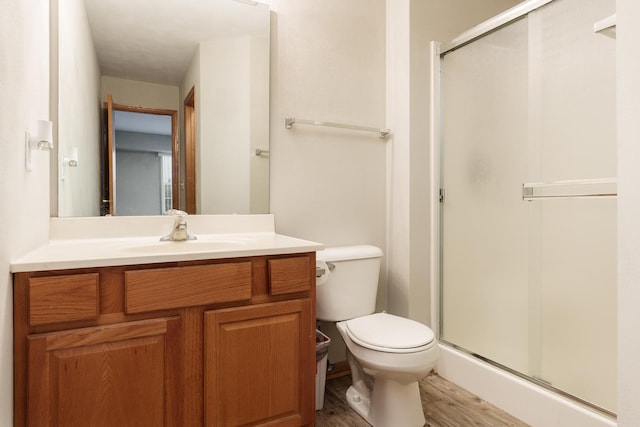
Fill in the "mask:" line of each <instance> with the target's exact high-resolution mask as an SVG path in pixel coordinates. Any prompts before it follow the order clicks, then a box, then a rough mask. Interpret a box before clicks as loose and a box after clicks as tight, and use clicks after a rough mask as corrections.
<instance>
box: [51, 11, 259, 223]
mask: <svg viewBox="0 0 640 427" xmlns="http://www.w3.org/2000/svg"><path fill="white" fill-rule="evenodd" d="M51 16H52V22H51V31H52V36H51V40H52V46H51V60H52V66H51V73H52V76H51V77H52V78H51V88H52V94H51V95H52V96H51V100H52V102H51V116H52V120H53V121H54V123H55V124H56V129H55V130H54V132H55V134H56V135H57V138H56V149H57V156H52V158H53V159H54V161H53V164H52V167H51V170H52V191H51V214H52V216H65V217H66V216H96V215H101V214H105V213H108V212H109V207H110V206H111V209H112V210H113V212H112V214H115V215H118V214H125V215H140V214H145V215H154V214H160V213H162V212H163V211H164V210H165V208H166V207H167V206H169V205H171V206H173V207H176V208H179V209H182V210H186V211H188V212H189V213H198V214H232V213H237V214H247V213H267V212H268V210H269V194H268V192H269V158H268V157H269V26H270V17H269V6H268V5H266V4H261V3H257V2H254V1H251V0H206V1H203V0H136V1H130V0H110V1H104V0H51ZM109 96H111V99H112V108H113V110H114V111H115V112H116V113H121V112H131V113H140V114H139V115H140V116H154V115H156V116H157V117H151V118H152V119H154V118H156V119H158V118H161V117H160V116H162V117H164V119H165V120H166V119H167V117H171V116H173V122H171V123H172V124H171V125H169V126H170V127H173V134H172V133H171V131H167V130H166V128H165V130H163V131H158V132H156V131H155V130H152V129H154V127H153V125H150V124H149V123H145V122H140V123H138V124H135V125H132V124H131V123H130V122H131V120H129V119H126V120H125V119H122V118H118V117H117V116H114V114H115V113H112V112H111V111H110V110H109V109H108V105H109V102H108V99H109ZM142 113H145V114H142ZM146 113H150V114H146ZM134 115H135V114H134ZM114 117H115V120H113V119H114ZM169 120H170V119H169ZM151 121H154V120H151ZM170 121H171V120H170ZM125 122H126V123H127V124H126V129H125V128H124V127H125V125H124V123H125ZM110 123H111V126H109V124H110ZM137 126H139V127H137ZM124 132H128V135H127V137H126V138H125V137H124V136H122V135H121V134H123V133H124ZM109 135H112V136H113V137H115V140H114V141H113V142H112V145H109V138H108V136H109ZM154 135H160V136H161V137H162V139H163V141H165V142H163V143H162V144H160V143H158V144H156V143H155V142H154V143H151V142H148V141H147V140H149V139H154V138H156V137H155V136H154ZM54 137H55V136H54ZM156 139H157V138H156ZM143 140H144V141H143ZM166 141H169V142H168V144H170V145H169V146H167V142H166ZM154 145H158V146H161V148H157V149H154V148H150V147H153V146H154ZM168 147H170V148H168ZM124 151H126V152H128V153H132V152H136V156H137V157H131V156H130V158H129V159H128V160H127V161H124V160H120V161H118V159H119V158H122V156H121V154H122V153H121V152H124ZM142 153H145V154H146V155H147V159H146V160H145V161H142V160H141V159H142ZM154 156H155V158H154ZM56 157H57V161H55V158H56ZM147 162H148V164H149V165H151V164H153V163H154V162H155V166H153V167H146V166H145V165H146V164H147ZM125 168H132V169H125ZM147 169H149V172H148V173H151V174H154V175H153V176H155V177H156V179H157V182H155V183H153V184H151V183H149V184H143V183H144V182H145V180H149V179H150V178H149V175H145V176H144V178H142V177H143V175H144V174H145V173H147V172H145V171H146V170H147ZM161 180H162V181H161ZM110 182H111V184H110ZM149 182H150V181H149ZM110 186H111V188H110ZM136 188H139V189H137V190H136ZM119 189H120V190H119ZM123 189H126V190H128V194H127V196H126V197H125V196H122V195H120V198H119V197H118V194H120V193H122V191H121V190H123ZM150 196H153V197H150ZM127 198H128V199H130V200H134V201H136V200H142V199H143V198H146V199H154V201H153V202H149V203H150V204H149V206H154V207H153V208H150V209H151V210H152V211H147V210H146V208H145V209H143V210H140V209H130V208H127V209H124V206H125V205H124V202H125V200H126V199H127ZM119 202H122V203H120V206H121V207H122V208H121V209H120V212H118V206H119ZM140 204H141V203H140ZM156 206H157V207H156ZM138 207H140V206H138Z"/></svg>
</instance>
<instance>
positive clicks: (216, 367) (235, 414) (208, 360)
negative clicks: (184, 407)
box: [204, 299, 315, 427]
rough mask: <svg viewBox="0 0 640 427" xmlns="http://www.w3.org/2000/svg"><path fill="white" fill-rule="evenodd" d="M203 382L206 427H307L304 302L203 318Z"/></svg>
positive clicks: (309, 333) (310, 376)
mask: <svg viewBox="0 0 640 427" xmlns="http://www.w3.org/2000/svg"><path fill="white" fill-rule="evenodd" d="M204 379H205V393H204V398H205V403H204V407H205V425H206V426H209V427H211V426H217V427H222V426H224V427H228V426H244V425H252V426H255V425H258V426H303V425H313V422H314V419H315V411H314V409H315V408H314V404H315V403H314V402H315V400H314V393H315V325H314V319H313V318H312V316H311V303H310V300H308V299H303V300H293V301H284V302H275V303H268V304H261V305H254V306H249V307H242V308H232V309H224V310H216V311H209V312H206V313H205V372H204Z"/></svg>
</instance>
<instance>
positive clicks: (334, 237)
mask: <svg viewBox="0 0 640 427" xmlns="http://www.w3.org/2000/svg"><path fill="white" fill-rule="evenodd" d="M270 4H271V9H272V10H273V11H274V14H273V15H272V26H271V75H272V76H273V78H272V79H271V91H270V92H271V98H270V102H271V109H270V114H271V129H270V133H271V138H270V145H271V153H270V162H271V165H270V167H271V177H270V181H271V184H270V187H271V197H270V210H271V212H272V213H274V214H275V218H276V227H277V231H278V232H279V233H282V234H288V235H293V236H297V237H301V238H306V239H309V240H314V241H317V242H322V243H324V244H325V245H326V246H340V245H353V244H365V243H366V244H373V245H376V246H379V247H380V248H382V250H383V251H385V253H386V250H387V244H386V242H387V239H386V234H387V232H386V228H387V184H386V183H387V145H388V141H385V140H381V139H380V138H379V137H378V136H377V135H376V134H374V133H371V134H369V133H363V132H357V131H349V130H342V129H331V128H319V127H314V126H309V125H294V127H293V128H292V129H290V130H287V129H285V127H284V120H285V117H297V118H301V119H309V120H321V121H329V122H339V123H347V124H355V125H363V126H372V127H380V128H383V127H385V126H386V123H385V121H386V120H385V1H384V0H373V1H372V0H351V1H348V2H345V1H343V0H325V1H322V2H310V1H299V0H272V1H270ZM382 277H383V280H382V282H381V286H380V289H379V293H378V303H379V307H380V308H384V307H386V285H385V281H384V277H385V273H384V272H383V276H382ZM324 331H325V332H326V333H328V335H329V336H330V338H331V339H332V340H333V341H334V343H333V344H332V346H331V347H330V355H329V357H330V359H331V360H332V361H333V362H335V361H339V360H344V350H343V348H344V347H343V346H342V345H340V343H341V341H340V338H339V334H338V333H337V331H335V330H334V329H331V328H329V329H324Z"/></svg>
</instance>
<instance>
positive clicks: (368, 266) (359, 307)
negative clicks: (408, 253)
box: [316, 245, 383, 322]
mask: <svg viewBox="0 0 640 427" xmlns="http://www.w3.org/2000/svg"><path fill="white" fill-rule="evenodd" d="M382 255H383V253H382V250H380V248H377V247H375V246H371V245H358V246H341V247H334V248H326V249H324V250H321V251H317V253H316V260H317V262H316V266H319V267H321V268H325V266H324V263H326V264H327V267H329V269H326V271H327V273H325V275H323V276H321V277H318V278H317V279H316V319H318V320H325V321H331V322H339V321H342V320H348V319H353V318H354V317H359V316H364V315H367V314H371V313H373V312H375V309H376V297H377V295H378V276H379V275H380V260H381V258H382ZM333 266H335V268H333Z"/></svg>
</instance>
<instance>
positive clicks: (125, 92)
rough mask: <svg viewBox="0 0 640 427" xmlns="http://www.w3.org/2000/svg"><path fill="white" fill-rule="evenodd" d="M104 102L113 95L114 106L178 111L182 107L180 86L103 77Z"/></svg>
mask: <svg viewBox="0 0 640 427" xmlns="http://www.w3.org/2000/svg"><path fill="white" fill-rule="evenodd" d="M101 81H102V100H103V101H104V102H106V101H107V96H108V95H109V94H111V95H113V103H114V104H124V105H139V106H142V107H147V108H158V109H167V110H175V111H178V110H179V107H180V99H179V89H178V86H171V85H163V84H158V83H149V82H142V81H137V80H127V79H121V78H118V77H110V76H102V80H101Z"/></svg>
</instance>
